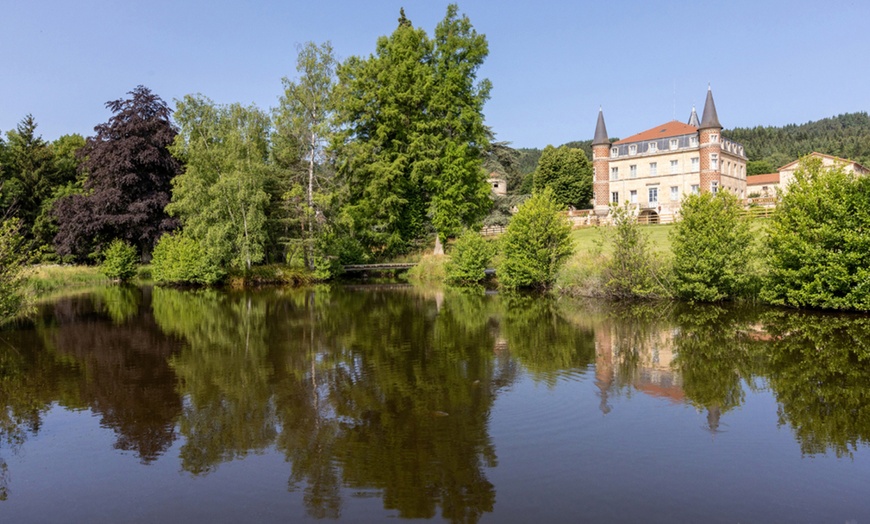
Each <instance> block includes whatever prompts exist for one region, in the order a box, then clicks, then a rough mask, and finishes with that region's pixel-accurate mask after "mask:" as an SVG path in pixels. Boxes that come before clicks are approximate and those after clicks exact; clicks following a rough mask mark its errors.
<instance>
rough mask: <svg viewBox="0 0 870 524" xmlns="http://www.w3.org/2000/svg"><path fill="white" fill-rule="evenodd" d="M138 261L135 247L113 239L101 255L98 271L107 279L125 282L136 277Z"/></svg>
mask: <svg viewBox="0 0 870 524" xmlns="http://www.w3.org/2000/svg"><path fill="white" fill-rule="evenodd" d="M138 260H139V256H138V255H137V254H136V248H135V247H133V246H131V245H130V244H128V243H127V242H124V241H123V240H119V239H115V240H113V241H112V243H111V244H109V247H108V248H106V251H105V253H103V263H102V264H100V271H101V272H102V273H103V274H104V275H106V277H107V278H110V279H112V280H120V281H121V282H127V281H129V280H130V279H131V278H133V277H134V276H135V275H136V263H137V262H138Z"/></svg>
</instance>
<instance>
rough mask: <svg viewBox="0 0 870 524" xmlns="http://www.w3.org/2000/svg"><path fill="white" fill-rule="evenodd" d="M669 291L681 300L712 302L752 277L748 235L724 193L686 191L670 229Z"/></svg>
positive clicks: (736, 292)
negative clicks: (671, 286) (671, 263)
mask: <svg viewBox="0 0 870 524" xmlns="http://www.w3.org/2000/svg"><path fill="white" fill-rule="evenodd" d="M671 250H672V252H673V254H674V267H673V270H674V290H675V292H676V294H677V295H678V296H679V297H681V298H684V299H687V300H692V301H695V300H697V301H700V302H718V301H721V300H727V299H733V298H736V297H738V296H740V295H743V294H745V293H746V292H747V291H748V289H749V287H750V281H751V279H752V275H751V267H752V264H751V262H752V257H751V252H752V233H751V232H750V230H749V221H748V220H747V219H745V218H743V212H742V209H741V206H740V201H739V200H738V199H737V197H736V196H735V195H734V194H733V193H730V192H728V191H720V192H719V193H717V194H716V195H713V194H712V193H704V194H701V195H689V196H688V197H686V198H685V199H684V200H683V203H682V206H681V210H680V220H679V221H678V222H677V223H676V224H675V225H674V229H673V230H671Z"/></svg>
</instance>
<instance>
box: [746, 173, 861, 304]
mask: <svg viewBox="0 0 870 524" xmlns="http://www.w3.org/2000/svg"><path fill="white" fill-rule="evenodd" d="M765 258H766V262H767V266H768V275H767V277H766V279H765V282H764V284H763V287H762V290H761V298H762V300H765V301H767V302H770V303H772V304H776V305H784V306H792V307H811V308H822V309H855V310H861V311H870V178H867V177H857V176H855V175H853V174H851V173H846V172H844V171H843V170H842V169H840V168H836V167H835V168H826V167H824V166H823V165H822V162H821V160H819V159H813V158H807V159H803V160H802V161H801V164H800V167H799V168H798V170H797V171H796V172H795V175H794V181H793V182H792V183H791V184H790V185H789V186H788V191H787V192H786V193H785V194H784V195H783V196H782V199H781V202H780V204H779V206H777V208H776V211H775V212H774V214H773V217H772V218H771V221H770V228H769V234H768V245H767V249H766V257H765Z"/></svg>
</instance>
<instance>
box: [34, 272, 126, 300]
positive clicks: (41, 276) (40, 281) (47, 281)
mask: <svg viewBox="0 0 870 524" xmlns="http://www.w3.org/2000/svg"><path fill="white" fill-rule="evenodd" d="M24 274H25V280H26V282H27V284H26V286H27V291H28V292H29V293H30V294H31V295H32V296H34V297H36V298H41V297H44V296H46V295H51V294H53V293H56V292H57V291H60V290H63V289H69V288H83V287H94V286H101V285H105V284H108V283H109V279H108V278H106V275H104V274H102V273H100V269H99V268H98V267H96V266H61V265H55V264H41V265H38V266H31V267H29V268H27V269H26V270H25V272H24Z"/></svg>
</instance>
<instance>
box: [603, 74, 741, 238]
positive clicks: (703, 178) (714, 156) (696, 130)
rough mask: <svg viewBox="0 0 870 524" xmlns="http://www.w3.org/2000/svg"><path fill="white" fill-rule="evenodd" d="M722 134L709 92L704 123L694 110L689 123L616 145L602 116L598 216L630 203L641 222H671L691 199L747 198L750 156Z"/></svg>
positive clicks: (671, 124)
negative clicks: (694, 195)
mask: <svg viewBox="0 0 870 524" xmlns="http://www.w3.org/2000/svg"><path fill="white" fill-rule="evenodd" d="M721 131H722V125H721V124H720V123H719V116H718V115H717V114H716V104H715V103H714V102H713V92H712V91H711V90H710V89H709V88H708V89H707V100H706V101H705V103H704V111H703V113H702V115H701V119H700V121H699V120H698V114H697V113H696V112H695V109H694V108H692V114H691V116H690V117H689V121H688V123H685V124H684V123H682V122H678V121H676V120H674V121H671V122H668V123H665V124H662V125H660V126H657V127H654V128H652V129H648V130H646V131H643V132H641V133H638V134H636V135H632V136H630V137H628V138H625V139H622V140H619V141H616V142H613V143H611V142H610V139H609V138H608V136H607V128H606V126H605V125H604V112H603V111H602V110H599V111H598V123H597V124H596V126H595V137H594V138H593V140H592V165H593V170H594V173H595V178H594V182H593V190H594V199H595V205H594V212H595V214H596V215H597V216H598V217H604V216H606V215H607V214H608V212H609V210H610V204H623V203H625V202H628V203H630V204H632V205H633V206H635V208H636V209H637V212H638V215H639V217H640V218H641V219H645V220H647V221H650V222H659V221H661V222H670V221H672V220H673V218H674V216H675V214H676V213H677V211H679V209H680V201H681V200H682V198H683V196H684V195H686V194H690V193H703V192H708V191H709V192H712V193H716V192H717V191H719V190H722V189H726V190H728V191H731V192H733V193H734V194H735V195H737V196H738V197H739V198H745V197H746V154H745V153H744V151H743V146H742V145H740V144H738V143H737V142H733V141H730V140H727V139H725V138H723V137H722V135H721Z"/></svg>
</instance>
